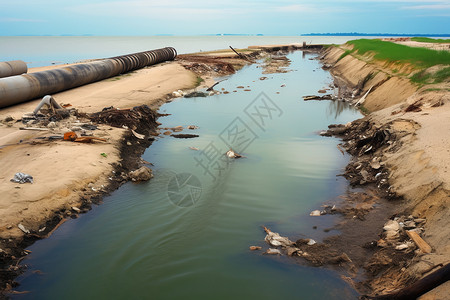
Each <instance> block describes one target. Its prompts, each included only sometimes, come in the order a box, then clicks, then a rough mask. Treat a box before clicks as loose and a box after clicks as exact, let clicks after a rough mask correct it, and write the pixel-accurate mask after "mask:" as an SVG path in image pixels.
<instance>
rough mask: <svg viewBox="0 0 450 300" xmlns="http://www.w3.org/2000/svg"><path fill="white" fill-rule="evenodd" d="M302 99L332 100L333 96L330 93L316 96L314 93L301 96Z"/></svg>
mask: <svg viewBox="0 0 450 300" xmlns="http://www.w3.org/2000/svg"><path fill="white" fill-rule="evenodd" d="M303 100H304V101H310V100H318V101H321V100H334V99H333V96H332V95H330V94H327V95H323V96H316V95H310V96H303Z"/></svg>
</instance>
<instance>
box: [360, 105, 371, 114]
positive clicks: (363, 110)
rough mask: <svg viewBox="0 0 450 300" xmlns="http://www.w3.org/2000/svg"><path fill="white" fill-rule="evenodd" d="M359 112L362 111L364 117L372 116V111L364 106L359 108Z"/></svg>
mask: <svg viewBox="0 0 450 300" xmlns="http://www.w3.org/2000/svg"><path fill="white" fill-rule="evenodd" d="M359 110H360V111H361V112H362V113H363V114H364V115H368V114H370V111H369V110H368V109H367V108H366V107H365V106H364V105H361V106H360V107H359Z"/></svg>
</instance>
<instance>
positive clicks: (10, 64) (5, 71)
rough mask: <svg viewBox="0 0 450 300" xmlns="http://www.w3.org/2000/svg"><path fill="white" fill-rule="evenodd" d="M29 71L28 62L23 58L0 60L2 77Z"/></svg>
mask: <svg viewBox="0 0 450 300" xmlns="http://www.w3.org/2000/svg"><path fill="white" fill-rule="evenodd" d="M27 71H28V67H27V64H26V63H25V62H24V61H21V60H13V61H2V62H0V78H3V77H9V76H14V75H21V74H24V73H26V72H27Z"/></svg>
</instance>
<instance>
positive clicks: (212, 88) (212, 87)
mask: <svg viewBox="0 0 450 300" xmlns="http://www.w3.org/2000/svg"><path fill="white" fill-rule="evenodd" d="M225 80H227V79H222V80H219V81H217V82H216V83H214V84H213V85H212V86H210V87H209V88H207V89H206V91H207V92H210V91H213V90H214V87H215V86H216V85H218V84H219V83H221V82H222V81H225ZM222 90H223V89H222Z"/></svg>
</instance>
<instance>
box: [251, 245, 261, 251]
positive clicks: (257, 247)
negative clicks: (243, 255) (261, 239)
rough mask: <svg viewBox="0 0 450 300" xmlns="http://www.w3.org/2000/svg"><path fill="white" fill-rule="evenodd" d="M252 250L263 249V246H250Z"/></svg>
mask: <svg viewBox="0 0 450 300" xmlns="http://www.w3.org/2000/svg"><path fill="white" fill-rule="evenodd" d="M249 249H250V251H256V250H261V249H262V247H260V246H250V248H249Z"/></svg>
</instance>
